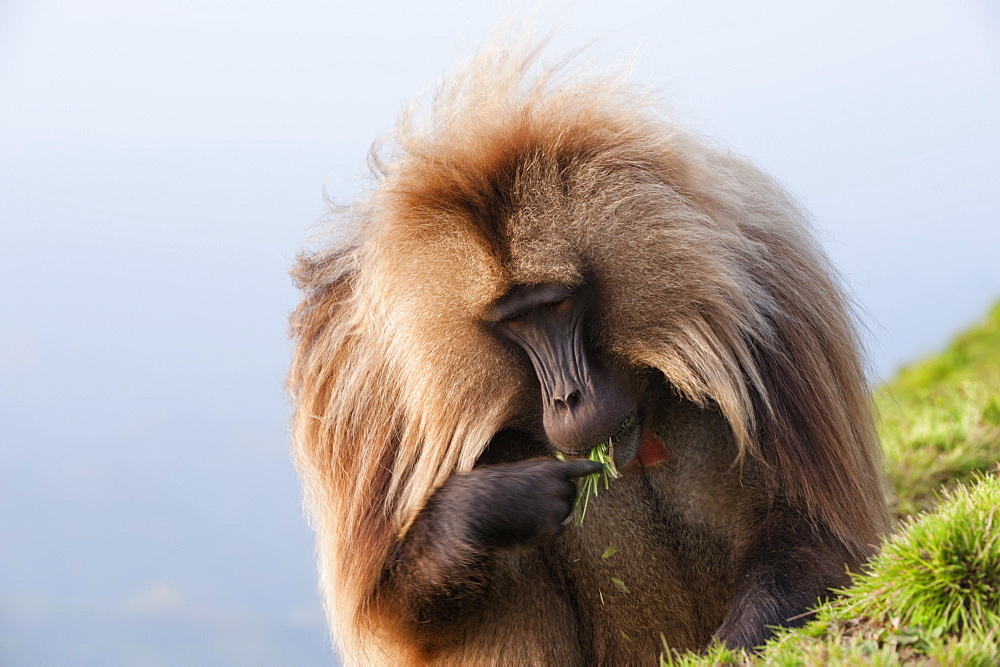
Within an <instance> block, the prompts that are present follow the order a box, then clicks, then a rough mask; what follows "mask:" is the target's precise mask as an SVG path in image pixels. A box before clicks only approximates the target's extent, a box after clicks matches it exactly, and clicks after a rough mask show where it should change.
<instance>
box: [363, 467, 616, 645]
mask: <svg viewBox="0 0 1000 667" xmlns="http://www.w3.org/2000/svg"><path fill="white" fill-rule="evenodd" d="M600 469H601V464H600V463H596V462H594V461H555V460H553V459H529V460H526V461H519V462H517V463H510V464H500V465H491V466H481V467H477V468H475V469H474V470H472V471H470V472H467V473H462V474H459V475H455V476H454V477H452V478H451V479H449V480H448V481H447V482H445V484H444V485H443V486H442V487H441V488H440V489H438V490H437V491H436V492H435V493H434V495H433V496H432V497H431V499H430V500H429V501H428V503H427V505H426V506H425V507H424V508H423V509H422V510H421V512H420V514H419V516H418V517H417V519H416V521H415V522H414V523H413V525H412V526H411V527H410V530H409V531H408V532H407V534H406V536H405V537H404V538H403V539H402V540H401V541H400V542H399V543H398V544H397V545H396V548H395V549H394V551H393V553H392V555H391V557H390V559H389V563H388V566H387V568H386V571H385V580H384V582H383V588H382V592H381V596H380V597H381V601H382V605H383V607H384V609H383V611H384V612H388V616H389V617H392V618H396V619H397V620H398V622H399V625H400V626H401V628H402V629H403V630H404V631H405V632H407V633H409V634H410V635H411V637H412V638H413V639H414V640H416V641H417V642H418V643H421V644H424V645H429V646H435V645H446V644H448V643H450V642H453V641H454V640H455V639H456V638H458V637H459V636H460V635H461V632H462V630H463V629H464V628H468V627H471V626H475V624H476V623H477V622H478V621H479V617H480V614H481V613H482V611H483V601H484V598H485V597H486V596H487V594H488V592H489V589H490V584H491V581H492V573H493V569H494V566H495V558H496V556H497V555H498V554H499V553H500V552H502V551H503V550H505V549H508V548H511V547H516V546H520V545H528V546H531V545H537V544H540V543H541V542H543V541H545V540H548V539H550V538H552V537H554V536H555V535H557V534H559V533H560V532H561V531H562V530H563V525H564V519H565V518H566V517H567V516H568V515H569V513H570V511H571V510H572V504H573V499H574V498H575V497H576V484H575V482H574V480H575V479H576V478H577V477H579V476H580V475H584V474H588V473H590V472H595V471H597V470H600Z"/></svg>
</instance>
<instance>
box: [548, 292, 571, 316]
mask: <svg viewBox="0 0 1000 667" xmlns="http://www.w3.org/2000/svg"><path fill="white" fill-rule="evenodd" d="M550 307H551V308H552V310H553V311H554V312H555V313H556V315H565V314H566V313H568V312H569V311H571V310H573V297H571V296H568V297H566V298H565V299H561V300H559V301H556V302H555V303H553V304H551V306H550Z"/></svg>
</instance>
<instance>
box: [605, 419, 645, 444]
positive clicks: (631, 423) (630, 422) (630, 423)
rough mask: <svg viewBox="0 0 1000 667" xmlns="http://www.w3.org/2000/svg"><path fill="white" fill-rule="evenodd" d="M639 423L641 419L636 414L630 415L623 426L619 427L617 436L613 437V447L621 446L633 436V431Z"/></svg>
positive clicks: (623, 422)
mask: <svg viewBox="0 0 1000 667" xmlns="http://www.w3.org/2000/svg"><path fill="white" fill-rule="evenodd" d="M638 421H639V419H638V417H637V416H636V414H635V412H633V413H631V414H629V416H628V417H626V418H625V419H624V420H623V421H622V425H621V426H619V427H618V430H617V431H616V432H615V434H614V435H613V436H611V446H612V447H614V446H616V445H618V444H620V443H621V442H622V441H623V440H625V439H626V438H627V437H628V436H629V435H631V434H632V429H634V428H635V425H636V424H637V423H638Z"/></svg>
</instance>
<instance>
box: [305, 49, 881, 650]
mask: <svg viewBox="0 0 1000 667" xmlns="http://www.w3.org/2000/svg"><path fill="white" fill-rule="evenodd" d="M540 62H541V61H540V57H539V55H538V52H537V49H534V48H532V47H522V46H519V45H518V44H514V43H512V42H511V41H509V40H508V41H504V42H502V43H499V44H496V43H495V44H493V45H492V46H490V47H488V48H487V49H485V50H484V51H482V52H480V54H479V55H478V56H476V57H475V58H473V59H472V60H471V62H470V63H469V64H467V65H466V66H464V67H463V68H461V69H460V70H459V71H458V73H457V74H454V75H453V76H452V77H451V78H449V79H447V80H446V82H445V83H444V84H443V85H442V86H441V87H440V88H439V89H438V90H437V91H436V94H435V95H434V96H433V101H432V102H431V103H430V108H429V109H428V108H424V110H423V111H420V110H415V109H414V108H411V110H410V111H409V112H408V113H405V114H404V115H403V117H402V119H401V120H400V122H399V124H398V126H397V127H396V129H395V131H394V133H393V134H392V135H391V136H390V137H389V139H388V140H387V141H386V143H385V144H383V147H382V149H381V150H380V151H378V152H377V155H376V159H374V160H373V164H374V168H373V169H374V173H375V181H374V185H373V187H372V189H371V191H370V192H369V193H368V194H367V195H366V196H365V197H364V198H363V199H362V200H361V201H359V202H357V203H355V204H354V205H352V206H350V207H348V208H345V209H341V210H339V211H337V212H336V214H335V217H336V222H337V225H338V226H339V230H338V237H337V238H336V239H334V241H329V242H328V245H322V244H320V245H321V247H318V248H316V249H314V250H312V251H310V252H308V253H306V254H304V255H303V256H302V257H301V258H300V260H299V262H298V264H297V266H296V268H295V271H294V275H295V278H296V279H297V281H298V283H299V285H300V286H301V288H302V289H303V290H304V293H305V296H304V300H303V301H302V303H301V305H300V306H299V308H298V310H297V311H296V312H295V314H294V316H293V320H292V324H293V335H294V338H295V345H296V347H295V357H294V361H293V367H292V371H291V376H290V381H289V382H290V384H289V386H290V390H291V392H292V394H293V397H294V400H295V403H296V411H295V416H294V426H293V428H294V441H295V448H296V456H297V463H298V466H299V470H300V474H301V477H302V480H303V483H304V487H305V495H306V503H307V506H308V508H309V511H310V513H311V519H312V522H313V526H314V528H315V531H316V533H317V539H318V554H319V568H320V573H321V580H322V588H323V591H324V594H325V598H326V605H327V610H328V613H329V616H330V622H331V627H332V629H333V634H334V636H335V638H336V641H337V642H338V644H339V649H340V651H341V653H342V655H343V656H344V657H345V658H346V659H347V661H348V662H350V663H361V664H371V663H384V664H419V663H425V662H428V663H442V664H497V663H499V664H552V665H568V664H588V665H593V664H636V663H640V662H642V663H650V662H651V661H655V659H656V656H657V655H659V653H660V651H661V650H662V644H661V634H662V637H663V638H664V639H665V640H666V642H667V643H668V644H669V645H670V646H671V647H675V648H678V649H686V648H699V647H704V646H706V645H707V644H708V643H710V642H711V641H712V639H713V637H717V638H719V639H720V640H722V641H724V642H726V643H727V644H729V645H731V646H739V647H751V646H754V645H757V644H759V643H760V642H761V641H762V640H764V639H765V638H766V637H767V636H768V633H769V629H768V626H772V625H779V624H787V623H792V624H794V623H796V622H801V620H796V619H797V618H799V619H800V618H801V616H802V615H803V614H804V612H806V611H807V610H808V608H809V607H810V605H812V604H814V603H815V602H816V600H817V599H818V598H819V597H821V596H823V595H824V593H825V592H826V591H827V589H828V588H830V587H831V586H839V585H842V584H844V583H845V582H846V580H847V579H846V576H847V575H846V571H847V569H848V568H854V567H856V566H857V565H858V564H859V563H860V562H861V561H863V560H864V559H865V558H866V557H867V556H868V555H870V554H871V552H872V549H873V548H874V545H876V544H877V543H878V541H879V538H880V534H881V533H882V531H883V529H884V527H885V507H884V502H883V499H882V491H881V484H880V475H879V469H880V461H879V453H878V452H879V450H878V444H877V440H876V436H875V433H874V430H873V425H872V418H871V416H870V414H869V404H868V396H867V392H866V382H865V378H864V375H863V371H862V368H861V365H860V363H859V357H858V345H857V340H856V335H855V332H854V330H853V328H852V320H851V317H850V315H849V313H848V311H847V307H846V305H845V299H844V296H843V294H842V293H841V290H840V289H839V287H838V285H837V282H836V280H835V279H834V278H833V277H832V271H831V269H830V267H829V265H828V263H827V260H826V259H825V258H824V256H823V254H822V252H821V251H820V249H819V248H818V247H817V244H816V242H815V241H814V240H813V238H812V236H811V233H810V231H809V229H808V225H807V222H806V221H805V216H804V214H803V213H802V211H801V210H800V209H799V208H798V207H797V205H796V204H795V202H793V201H792V199H791V198H790V197H789V195H788V194H787V193H786V192H784V191H783V190H782V189H781V187H780V186H779V185H778V184H776V183H775V182H774V181H773V180H772V179H770V178H768V177H767V176H766V175H764V174H763V173H761V172H760V171H759V170H757V169H756V168H754V167H753V166H752V165H750V164H748V163H747V162H746V161H744V160H741V159H739V158H737V157H734V156H733V155H732V154H730V153H728V152H726V151H724V150H719V149H717V148H714V147H712V146H709V145H706V143H705V142H703V141H701V140H699V139H698V138H696V137H694V136H692V135H691V134H689V133H686V132H685V131H684V130H682V129H680V128H678V127H677V126H675V125H673V124H671V123H670V122H668V121H667V120H665V119H664V118H663V116H662V114H661V113H660V112H659V111H658V109H657V107H656V104H655V101H654V100H652V99H651V98H650V96H649V95H647V94H645V93H643V92H641V91H637V90H636V89H635V88H633V87H630V86H629V85H628V84H627V83H625V82H623V80H622V77H619V76H611V75H606V74H588V73H586V72H585V71H583V70H584V69H585V68H583V67H576V66H573V65H572V64H569V65H567V64H565V63H564V64H563V65H561V66H556V67H548V68H546V67H544V66H543V65H541V64H540ZM345 230H347V231H345ZM608 437H613V438H614V459H615V461H616V463H617V465H618V467H619V468H620V470H621V472H622V476H621V478H619V479H616V480H614V481H612V482H611V483H610V486H609V488H608V489H606V490H605V489H603V488H602V489H601V490H600V493H599V495H598V496H597V497H596V498H594V499H592V500H591V502H590V506H589V509H588V512H587V516H586V520H585V522H584V523H583V524H582V525H580V526H577V525H572V524H570V525H564V523H565V522H564V519H566V517H567V515H569V514H570V512H571V507H572V504H573V501H574V495H575V493H576V485H575V482H574V480H575V479H576V478H577V477H579V476H581V475H583V474H586V473H589V472H592V471H593V470H594V467H595V466H596V465H597V464H594V463H592V462H589V461H584V460H579V459H578V460H574V457H578V456H579V455H580V454H581V453H583V452H586V451H588V450H589V449H590V448H591V447H592V446H593V445H594V444H595V443H597V442H599V441H601V440H604V439H606V438H608ZM557 452H562V453H563V454H564V455H565V458H566V460H565V461H561V460H557V458H556V457H555V456H554V455H555V454H556V453H557ZM609 547H610V548H609Z"/></svg>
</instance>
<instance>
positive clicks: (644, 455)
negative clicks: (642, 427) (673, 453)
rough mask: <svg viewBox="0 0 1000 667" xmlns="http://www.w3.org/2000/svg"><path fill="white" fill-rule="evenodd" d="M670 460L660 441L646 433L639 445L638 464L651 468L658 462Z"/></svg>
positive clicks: (668, 453)
mask: <svg viewBox="0 0 1000 667" xmlns="http://www.w3.org/2000/svg"><path fill="white" fill-rule="evenodd" d="M669 458H670V452H668V451H667V448H666V447H664V446H663V443H662V442H660V439H659V438H657V437H656V436H655V435H653V434H652V433H646V434H645V435H644V436H643V437H642V442H641V443H640V444H639V462H640V463H641V464H642V465H644V466H651V465H654V464H656V463H659V462H660V461H666V460H668V459H669Z"/></svg>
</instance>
